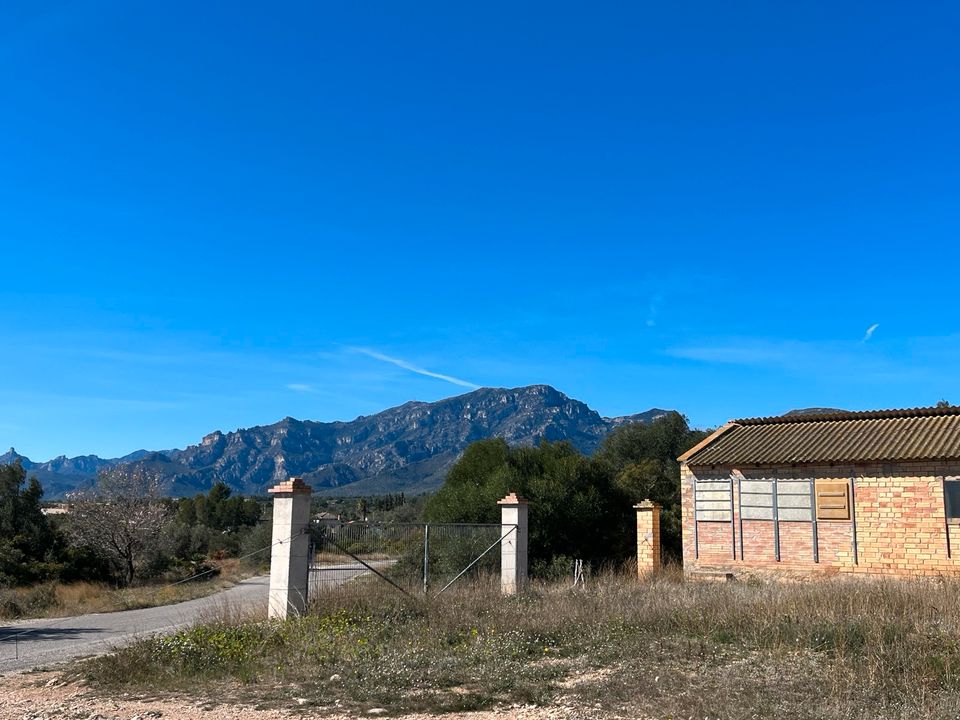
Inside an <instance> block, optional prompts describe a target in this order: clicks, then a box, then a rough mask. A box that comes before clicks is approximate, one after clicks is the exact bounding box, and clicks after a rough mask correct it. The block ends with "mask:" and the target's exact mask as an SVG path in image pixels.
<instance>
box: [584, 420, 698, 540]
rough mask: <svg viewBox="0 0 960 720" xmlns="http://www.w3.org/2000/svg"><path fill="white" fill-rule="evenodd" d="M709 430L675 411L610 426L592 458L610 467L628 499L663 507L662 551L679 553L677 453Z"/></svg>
mask: <svg viewBox="0 0 960 720" xmlns="http://www.w3.org/2000/svg"><path fill="white" fill-rule="evenodd" d="M708 434H709V432H708V431H704V430H691V429H690V427H689V425H688V424H687V419H686V418H685V417H684V416H683V415H681V414H680V413H677V412H672V413H669V414H668V415H667V416H666V417H663V418H659V419H658V420H656V421H654V422H652V423H633V424H630V425H624V426H623V427H620V428H617V429H616V430H614V431H613V432H612V433H610V435H608V436H607V438H606V439H605V440H604V442H603V444H602V445H601V447H600V449H599V450H598V451H597V453H596V455H595V458H596V460H597V461H598V462H601V463H604V464H606V465H607V466H608V468H609V470H610V472H612V474H613V477H614V484H615V485H616V487H617V488H618V489H619V490H620V491H621V492H622V493H624V495H625V496H626V497H627V498H628V500H629V502H630V503H631V504H635V503H638V502H640V501H641V500H646V499H650V500H653V501H654V502H657V503H659V504H660V505H662V506H663V510H662V511H661V515H660V532H661V542H662V543H663V548H664V550H665V551H666V552H667V553H669V554H672V555H674V556H676V557H679V556H680V555H681V523H682V521H681V513H680V464H679V463H678V462H677V457H679V456H680V455H682V454H683V453H684V451H686V450H687V449H688V448H691V447H693V446H694V445H695V444H696V443H698V442H700V440H702V439H703V438H705V437H706V436H707V435H708Z"/></svg>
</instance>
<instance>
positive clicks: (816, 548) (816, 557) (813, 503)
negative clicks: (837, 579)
mask: <svg viewBox="0 0 960 720" xmlns="http://www.w3.org/2000/svg"><path fill="white" fill-rule="evenodd" d="M814 485H815V482H814V480H810V529H811V532H812V533H813V561H814V562H815V563H818V562H820V535H819V533H818V528H817V497H816V493H817V491H816V488H815V487H814Z"/></svg>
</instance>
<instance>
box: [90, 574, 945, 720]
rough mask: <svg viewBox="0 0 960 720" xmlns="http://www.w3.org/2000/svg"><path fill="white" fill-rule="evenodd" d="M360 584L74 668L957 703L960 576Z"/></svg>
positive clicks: (613, 696)
mask: <svg viewBox="0 0 960 720" xmlns="http://www.w3.org/2000/svg"><path fill="white" fill-rule="evenodd" d="M360 587H361V584H356V585H355V588H356V589H357V590H356V591H355V590H354V589H353V588H350V589H346V590H343V591H339V592H335V593H330V594H328V595H327V596H325V597H323V598H321V601H320V603H319V604H318V606H317V607H316V608H314V613H313V614H312V615H310V616H307V617H304V618H302V619H299V620H295V621H290V622H287V623H269V622H263V621H251V620H249V619H247V620H244V619H242V618H237V617H231V616H229V614H227V615H226V616H224V617H220V618H217V619H216V620H215V622H213V623H212V624H208V625H202V626H197V627H195V628H193V629H191V630H189V631H186V632H183V633H178V634H176V635H174V636H170V637H167V638H154V639H149V640H144V641H142V642H139V643H137V644H135V645H132V646H130V647H128V648H124V649H123V650H121V651H119V652H118V653H117V654H116V655H114V656H112V657H106V658H99V659H96V660H93V661H89V662H87V663H85V664H83V665H81V666H79V672H80V673H82V674H83V676H84V677H85V678H86V679H87V680H88V681H89V682H90V683H92V684H93V685H94V686H95V687H99V688H101V689H103V690H105V691H114V692H115V691H118V690H121V689H122V690H124V691H133V692H146V693H153V692H157V691H158V690H162V691H167V692H176V693H178V694H182V693H187V694H190V693H192V694H195V695H197V696H201V697H209V696H210V694H211V693H214V692H216V696H215V697H217V698H219V699H221V700H223V699H224V698H225V697H227V692H229V693H230V694H231V696H232V698H233V699H234V700H236V701H239V702H246V703H250V704H255V705H271V704H278V705H282V704H287V703H288V702H289V698H290V697H291V696H292V695H295V696H296V697H298V698H301V699H302V700H303V701H304V702H303V706H304V707H306V708H310V709H311V711H312V712H317V713H320V714H322V713H323V712H333V711H335V710H341V709H351V710H354V711H358V712H359V711H363V710H365V709H368V708H370V707H373V706H380V707H385V708H388V709H389V710H390V711H391V712H392V713H394V714H402V713H405V712H411V711H416V710H438V711H461V710H468V709H478V708H484V707H490V706H495V705H506V704H511V703H538V704H546V703H555V704H556V703H563V704H566V705H573V706H575V707H579V708H583V709H584V712H587V711H588V710H589V712H590V714H591V716H593V715H596V714H597V711H596V708H598V707H602V708H603V709H604V711H607V712H612V713H616V714H618V715H621V716H626V717H657V718H677V717H683V718H687V717H701V718H702V717H723V718H744V719H746V718H764V717H790V718H824V719H825V718H831V719H839V718H862V719H863V720H866V719H867V718H870V719H871V720H872V719H873V718H902V719H905V718H911V719H913V718H946V717H951V718H952V717H956V715H957V709H958V707H960V583H958V582H957V581H953V580H941V581H865V580H853V579H837V580H830V581H822V582H816V583H807V584H800V583H794V584H776V583H704V582H684V581H682V579H681V578H679V577H678V576H677V575H676V574H670V573H666V574H664V575H662V576H661V577H659V578H656V579H654V580H651V581H648V582H642V583H638V582H637V581H636V580H635V579H633V578H630V577H628V576H624V575H612V576H605V577H602V578H597V579H595V580H593V581H592V582H591V583H590V584H589V585H588V587H587V588H586V589H577V590H572V589H571V588H570V587H569V586H559V585H534V586H533V587H532V588H531V589H530V590H529V592H527V593H526V594H524V595H523V596H521V597H517V598H501V597H499V596H498V595H497V593H496V590H495V588H494V587H491V584H490V583H489V582H488V583H481V584H479V585H477V586H466V585H464V586H460V587H459V588H458V589H457V590H456V591H455V592H451V593H450V594H447V595H444V596H442V597H441V598H438V599H435V600H429V601H425V600H422V599H414V598H407V597H404V596H401V595H399V594H392V595H391V594H383V593H370V592H362V593H361V592H359V588H360Z"/></svg>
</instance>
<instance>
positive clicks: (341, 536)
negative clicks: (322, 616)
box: [308, 521, 516, 600]
mask: <svg viewBox="0 0 960 720" xmlns="http://www.w3.org/2000/svg"><path fill="white" fill-rule="evenodd" d="M514 532H516V526H515V525H501V524H496V525H494V524H466V523H370V522H346V523H341V522H336V523H331V522H329V521H315V522H314V523H313V524H312V525H311V563H310V570H309V573H310V574H309V583H308V588H309V590H308V597H309V599H311V600H312V599H315V598H316V597H317V596H318V595H319V594H320V593H322V592H330V591H338V590H346V589H349V590H352V591H354V590H359V591H361V592H364V593H366V592H383V591H387V592H400V593H404V594H408V595H414V594H420V595H431V596H436V595H439V594H441V593H443V592H444V591H445V590H447V589H448V588H449V587H451V586H452V585H453V584H454V583H457V582H462V581H464V580H465V579H471V580H473V581H474V582H484V581H489V582H491V583H496V584H497V585H498V586H499V582H500V579H499V571H500V552H499V550H498V548H499V546H500V543H501V542H502V541H503V540H504V539H506V538H507V537H509V536H510V535H511V534H512V533H514Z"/></svg>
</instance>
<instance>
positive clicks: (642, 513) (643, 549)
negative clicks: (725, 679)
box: [633, 500, 661, 577]
mask: <svg viewBox="0 0 960 720" xmlns="http://www.w3.org/2000/svg"><path fill="white" fill-rule="evenodd" d="M633 507H634V509H635V510H636V511H637V576H638V577H644V576H646V575H649V574H650V573H654V572H656V571H657V570H659V569H660V564H661V561H660V505H658V504H657V503H655V502H653V500H644V501H643V502H642V503H639V504H638V505H634V506H633Z"/></svg>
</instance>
